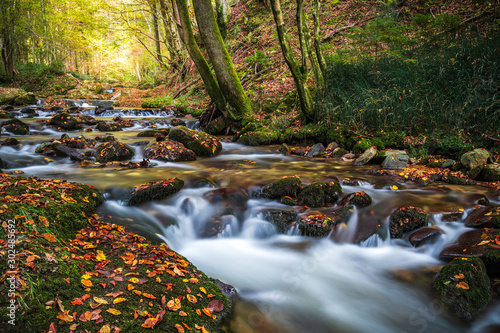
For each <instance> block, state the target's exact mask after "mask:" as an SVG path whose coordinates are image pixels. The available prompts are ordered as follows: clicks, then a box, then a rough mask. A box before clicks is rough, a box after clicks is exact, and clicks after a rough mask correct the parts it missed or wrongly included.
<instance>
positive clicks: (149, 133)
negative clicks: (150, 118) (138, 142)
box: [137, 128, 170, 138]
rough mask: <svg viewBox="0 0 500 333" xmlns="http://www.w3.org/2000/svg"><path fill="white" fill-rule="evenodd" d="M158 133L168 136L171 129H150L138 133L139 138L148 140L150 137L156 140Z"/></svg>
mask: <svg viewBox="0 0 500 333" xmlns="http://www.w3.org/2000/svg"><path fill="white" fill-rule="evenodd" d="M158 133H160V134H163V135H165V136H168V133H170V129H169V128H161V129H149V130H145V131H142V132H139V133H137V136H138V137H140V138H148V137H151V138H154V137H155V135H156V134H158Z"/></svg>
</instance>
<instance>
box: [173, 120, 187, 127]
mask: <svg viewBox="0 0 500 333" xmlns="http://www.w3.org/2000/svg"><path fill="white" fill-rule="evenodd" d="M170 124H171V125H172V126H173V127H176V126H186V122H185V121H184V120H182V119H179V118H174V119H172V120H171V121H170Z"/></svg>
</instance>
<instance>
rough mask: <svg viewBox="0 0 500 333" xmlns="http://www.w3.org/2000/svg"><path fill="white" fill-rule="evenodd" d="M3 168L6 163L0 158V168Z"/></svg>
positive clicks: (5, 166)
mask: <svg viewBox="0 0 500 333" xmlns="http://www.w3.org/2000/svg"><path fill="white" fill-rule="evenodd" d="M5 168H7V163H6V162H4V160H2V159H1V158H0V169H5Z"/></svg>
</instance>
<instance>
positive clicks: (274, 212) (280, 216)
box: [260, 209, 297, 234]
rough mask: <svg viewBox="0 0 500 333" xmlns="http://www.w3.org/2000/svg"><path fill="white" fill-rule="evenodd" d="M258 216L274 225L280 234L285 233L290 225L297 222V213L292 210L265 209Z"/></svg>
mask: <svg viewBox="0 0 500 333" xmlns="http://www.w3.org/2000/svg"><path fill="white" fill-rule="evenodd" d="M260 214H262V218H263V219H264V220H266V221H268V222H271V223H272V224H274V225H275V226H276V230H277V231H278V233H280V234H284V233H286V232H287V231H288V230H289V229H290V226H291V225H292V223H293V222H295V221H296V220H297V212H296V211H294V210H282V209H267V210H264V211H262V212H260Z"/></svg>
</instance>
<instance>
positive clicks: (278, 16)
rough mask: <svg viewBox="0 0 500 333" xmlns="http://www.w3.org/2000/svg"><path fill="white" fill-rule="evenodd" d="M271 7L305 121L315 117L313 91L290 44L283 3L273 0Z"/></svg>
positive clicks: (282, 50)
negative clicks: (310, 89) (282, 9)
mask: <svg viewBox="0 0 500 333" xmlns="http://www.w3.org/2000/svg"><path fill="white" fill-rule="evenodd" d="M271 9H272V12H273V16H274V21H275V22H276V30H277V32H278V38H279V42H280V46H281V52H282V53H283V57H284V58H285V61H286V64H287V65H288V68H289V69H290V72H291V73H292V76H293V80H294V82H295V86H296V87H297V95H298V97H299V102H300V109H301V111H302V116H303V118H304V120H305V121H309V120H312V119H313V100H312V97H311V93H310V92H309V89H308V88H307V85H306V76H305V74H304V73H303V72H302V71H301V69H300V65H299V63H298V61H297V59H295V56H294V55H293V52H292V47H291V46H290V39H289V37H288V34H287V32H286V27H285V23H284V21H283V13H282V11H281V3H280V1H279V0H271Z"/></svg>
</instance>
